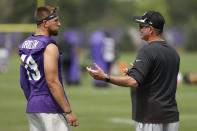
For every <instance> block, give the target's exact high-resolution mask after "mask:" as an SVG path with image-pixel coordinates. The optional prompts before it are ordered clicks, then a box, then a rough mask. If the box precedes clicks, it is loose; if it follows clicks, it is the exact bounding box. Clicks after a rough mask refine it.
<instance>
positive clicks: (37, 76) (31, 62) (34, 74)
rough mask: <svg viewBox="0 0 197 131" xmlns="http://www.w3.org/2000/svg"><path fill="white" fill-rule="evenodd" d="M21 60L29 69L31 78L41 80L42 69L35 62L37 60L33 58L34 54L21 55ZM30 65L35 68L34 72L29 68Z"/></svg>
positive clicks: (32, 68) (28, 73) (28, 72)
mask: <svg viewBox="0 0 197 131" xmlns="http://www.w3.org/2000/svg"><path fill="white" fill-rule="evenodd" d="M26 57H27V60H26V62H25V59H26ZM21 60H22V61H23V63H24V66H25V68H26V69H27V75H28V77H29V80H39V79H40V78H41V75H40V71H39V69H38V65H37V63H36V62H35V60H34V59H33V58H32V56H31V55H30V56H27V55H24V54H22V55H21ZM28 67H29V68H30V69H31V70H33V71H34V72H30V71H29V70H28Z"/></svg>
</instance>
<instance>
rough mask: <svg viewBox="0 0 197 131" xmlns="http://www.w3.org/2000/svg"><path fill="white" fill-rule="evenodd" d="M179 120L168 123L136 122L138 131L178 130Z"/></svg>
mask: <svg viewBox="0 0 197 131" xmlns="http://www.w3.org/2000/svg"><path fill="white" fill-rule="evenodd" d="M178 127H179V122H174V123H166V124H149V123H141V122H135V130H136V131H178Z"/></svg>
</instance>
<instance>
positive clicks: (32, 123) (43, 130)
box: [27, 113, 70, 131]
mask: <svg viewBox="0 0 197 131" xmlns="http://www.w3.org/2000/svg"><path fill="white" fill-rule="evenodd" d="M27 115H28V120H29V128H30V131H70V127H69V125H68V124H67V122H66V120H65V118H64V117H63V115H62V114H60V113H58V114H52V113H27Z"/></svg>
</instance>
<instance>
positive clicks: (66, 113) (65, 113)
mask: <svg viewBox="0 0 197 131" xmlns="http://www.w3.org/2000/svg"><path fill="white" fill-rule="evenodd" d="M70 113H72V110H70V111H69V112H64V115H65V116H66V115H68V114H70Z"/></svg>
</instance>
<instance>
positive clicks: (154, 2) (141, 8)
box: [136, 0, 171, 25]
mask: <svg viewBox="0 0 197 131" xmlns="http://www.w3.org/2000/svg"><path fill="white" fill-rule="evenodd" d="M136 8H137V14H138V15H142V14H143V13H144V12H145V11H149V10H154V11H158V12H160V13H161V14H162V15H163V16H164V18H165V21H166V25H169V24H170V23H171V20H170V17H169V14H168V5H167V3H166V0H138V2H136Z"/></svg>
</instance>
